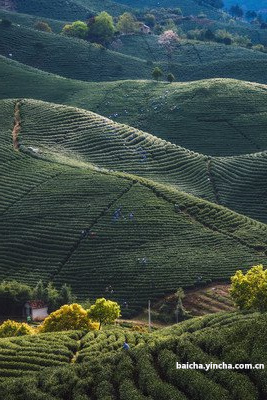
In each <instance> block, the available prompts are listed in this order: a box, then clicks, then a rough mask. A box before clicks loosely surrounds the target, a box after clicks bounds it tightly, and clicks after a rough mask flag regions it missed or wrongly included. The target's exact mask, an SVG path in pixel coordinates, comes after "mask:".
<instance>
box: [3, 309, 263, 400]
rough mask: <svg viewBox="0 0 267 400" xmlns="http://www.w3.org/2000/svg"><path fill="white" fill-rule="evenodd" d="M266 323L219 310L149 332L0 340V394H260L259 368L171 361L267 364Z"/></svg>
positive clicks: (255, 398)
mask: <svg viewBox="0 0 267 400" xmlns="http://www.w3.org/2000/svg"><path fill="white" fill-rule="evenodd" d="M266 327H267V323H266V314H262V315H259V314H257V313H255V314H247V315H242V314H240V313H224V314H217V315H209V316H206V317H202V318H194V319H192V320H189V321H186V322H183V323H181V324H179V325H175V326H173V327H171V328H165V329H162V330H158V331H156V332H154V333H152V334H148V333H138V332H132V331H130V330H127V329H124V330H123V329H121V328H113V329H107V330H105V331H102V332H101V331H100V332H89V333H87V334H85V333H82V332H64V333H53V334H51V333H50V334H41V335H38V336H32V337H24V338H10V339H0V365H1V372H0V377H1V378H0V389H1V390H0V398H1V400H3V399H7V398H8V399H9V400H22V399H23V400H31V399H33V398H34V399H38V400H45V399H46V400H57V399H62V400H63V399H66V396H68V398H71V399H74V400H78V399H79V400H80V399H82V400H88V399H91V398H93V399H96V400H103V399H112V400H128V399H129V398H131V399H134V400H145V399H151V400H169V399H174V400H188V399H192V398H193V399H196V400H215V399H216V400H219V399H220V400H236V399H246V400H263V399H264V398H266V395H267V389H266V372H265V370H264V369H250V370H245V369H243V370H241V369H237V368H238V367H237V368H236V369H232V370H226V369H210V370H208V371H205V370H204V369H198V370H197V369H195V370H192V369H190V371H188V370H184V369H176V368H175V366H176V362H178V363H179V364H186V363H193V362H195V363H197V364H202V366H203V368H205V367H206V364H210V363H211V362H212V363H214V364H221V363H223V362H224V363H225V364H232V365H233V367H235V366H236V365H237V364H252V365H253V366H255V364H257V365H258V364H266V345H265V342H264V337H265V336H266ZM125 339H126V340H127V341H128V343H129V344H130V351H128V352H124V351H123V350H122V345H123V342H124V341H125ZM204 366H205V367H204Z"/></svg>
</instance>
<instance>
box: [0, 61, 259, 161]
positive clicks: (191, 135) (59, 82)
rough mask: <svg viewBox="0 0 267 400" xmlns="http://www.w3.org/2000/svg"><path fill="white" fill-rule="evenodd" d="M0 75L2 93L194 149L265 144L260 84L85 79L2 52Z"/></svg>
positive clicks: (234, 151)
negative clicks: (82, 111) (80, 112)
mask: <svg viewBox="0 0 267 400" xmlns="http://www.w3.org/2000/svg"><path fill="white" fill-rule="evenodd" d="M0 78H1V79H0V93H1V98H19V97H22V98H35V99H39V100H44V101H48V102H54V103H60V104H66V105H71V106H77V107H79V108H84V109H87V110H90V111H94V112H97V113H98V114H101V115H103V116H106V117H109V118H111V119H113V120H115V121H117V122H120V123H125V124H127V125H130V126H133V127H135V128H139V129H141V130H144V131H149V132H150V133H152V134H154V135H156V136H158V137H160V138H162V139H165V140H167V141H170V142H172V143H174V144H177V145H180V146H183V147H185V148H188V149H191V150H194V151H195V152H199V153H204V154H207V155H211V156H236V155H241V154H248V153H254V152H259V151H264V150H266V148H267V134H266V132H267V112H266V106H267V99H266V92H267V87H266V86H265V85H260V84H253V83H250V82H243V81H235V80H229V79H213V80H203V81H196V82H190V83H176V82H175V83H173V84H172V85H169V84H167V83H163V82H158V83H156V82H153V81H139V80H135V81H129V80H127V81H115V82H101V83H99V82H98V83H94V82H88V83H85V82H81V81H74V80H70V79H65V78H61V77H59V76H55V75H52V74H47V73H44V72H42V71H38V70H37V69H33V68H31V67H28V66H26V65H23V64H20V63H17V62H15V61H13V60H8V59H7V58H4V57H1V56H0ZM129 94H130V95H129Z"/></svg>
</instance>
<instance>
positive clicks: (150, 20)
mask: <svg viewBox="0 0 267 400" xmlns="http://www.w3.org/2000/svg"><path fill="white" fill-rule="evenodd" d="M144 22H145V24H146V25H148V26H149V27H150V28H154V26H155V25H156V17H155V15H154V14H145V15H144Z"/></svg>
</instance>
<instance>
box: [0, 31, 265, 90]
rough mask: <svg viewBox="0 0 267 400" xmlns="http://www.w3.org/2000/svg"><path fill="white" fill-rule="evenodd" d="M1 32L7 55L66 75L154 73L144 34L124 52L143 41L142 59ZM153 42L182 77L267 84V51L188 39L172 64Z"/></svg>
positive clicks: (60, 39) (51, 37)
mask: <svg viewBox="0 0 267 400" xmlns="http://www.w3.org/2000/svg"><path fill="white" fill-rule="evenodd" d="M0 33H1V39H2V41H1V44H0V54H2V55H3V56H6V57H10V54H11V57H12V58H13V59H14V60H16V61H19V62H21V63H24V64H27V65H30V66H33V67H36V68H38V69H41V70H44V71H47V72H52V73H54V74H59V75H62V76H64V77H68V78H72V79H79V80H84V81H97V82H98V81H112V80H118V79H120V80H122V79H147V78H150V77H151V71H152V69H153V65H151V57H152V55H151V54H150V55H149V53H150V50H149V48H148V47H147V42H146V41H145V42H143V39H142V38H143V36H142V35H141V36H136V37H135V38H134V39H129V43H128V44H127V45H126V43H124V46H123V47H122V50H121V51H125V52H129V53H133V51H135V50H134V48H135V49H136V45H135V44H134V40H139V42H140V41H141V44H140V43H139V45H138V46H139V47H138V56H139V57H140V58H136V57H134V56H132V55H129V54H121V53H118V52H114V51H110V50H105V49H103V48H99V46H97V45H93V44H90V43H88V42H86V41H83V40H79V39H74V38H70V37H65V36H62V35H56V34H51V33H45V32H39V31H36V30H34V29H30V28H26V27H24V26H17V25H12V26H11V27H9V28H6V27H4V26H2V25H0ZM145 40H148V39H145ZM149 40H152V41H153V46H154V47H155V46H156V47H157V49H158V50H157V51H158V52H159V54H161V57H165V61H162V60H161V59H159V61H158V62H157V63H154V66H155V65H160V66H162V68H163V70H164V72H165V74H166V73H167V72H168V71H171V72H173V73H174V75H175V76H176V79H179V81H188V80H199V79H206V78H213V77H222V78H223V77H226V78H227V77H228V78H235V79H242V80H248V81H255V82H260V83H266V82H267V76H266V65H267V54H264V53H261V52H258V51H253V50H247V49H243V48H238V47H234V46H233V47H232V46H225V45H219V44H203V43H199V44H198V43H194V42H193V43H189V42H186V43H184V44H183V45H182V46H181V47H180V48H179V49H178V50H177V51H176V54H175V55H174V59H173V62H172V63H171V64H168V62H167V61H166V60H167V58H166V54H164V52H163V51H162V49H160V47H159V45H157V44H156V38H153V37H152V38H151V39H149ZM142 44H143V46H142ZM134 46H135V47H134ZM156 47H155V48H156ZM127 49H128V50H127ZM134 54H136V53H134ZM153 54H154V53H153ZM153 57H154V55H153Z"/></svg>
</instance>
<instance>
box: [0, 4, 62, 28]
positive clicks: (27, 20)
mask: <svg viewBox="0 0 267 400" xmlns="http://www.w3.org/2000/svg"><path fill="white" fill-rule="evenodd" d="M0 19H8V20H9V21H11V22H12V23H14V24H19V25H24V26H26V27H28V28H34V25H35V24H36V22H38V21H40V20H41V21H45V22H47V23H48V24H49V26H50V27H51V29H52V31H53V32H55V33H60V32H61V31H62V28H63V26H64V25H65V24H66V22H65V21H59V20H56V19H50V18H44V17H42V18H40V17H38V16H35V15H29V14H22V13H16V12H11V11H7V10H3V9H0Z"/></svg>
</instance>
